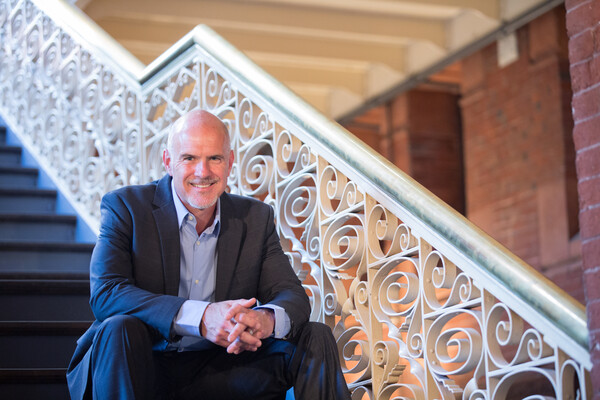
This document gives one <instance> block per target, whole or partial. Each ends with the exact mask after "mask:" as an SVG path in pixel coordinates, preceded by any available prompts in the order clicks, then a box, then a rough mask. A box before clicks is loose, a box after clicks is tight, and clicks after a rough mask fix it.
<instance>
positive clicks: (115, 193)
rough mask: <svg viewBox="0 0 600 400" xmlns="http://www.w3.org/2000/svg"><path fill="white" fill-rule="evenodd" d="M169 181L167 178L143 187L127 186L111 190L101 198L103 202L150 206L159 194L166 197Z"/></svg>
mask: <svg viewBox="0 0 600 400" xmlns="http://www.w3.org/2000/svg"><path fill="white" fill-rule="evenodd" d="M170 188H171V186H170V180H168V179H167V177H165V178H162V179H160V180H156V181H152V182H149V183H146V184H143V185H129V186H123V187H121V188H118V189H115V190H112V191H110V192H108V193H106V194H105V195H104V196H103V199H102V201H103V202H108V203H112V202H123V203H125V204H130V203H132V204H138V205H139V204H145V203H148V204H151V203H152V202H153V201H155V199H156V198H157V195H158V194H159V193H162V192H164V195H163V197H164V196H166V197H168V195H169V193H170V192H169V191H170Z"/></svg>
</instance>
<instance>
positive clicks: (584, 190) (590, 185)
mask: <svg viewBox="0 0 600 400" xmlns="http://www.w3.org/2000/svg"><path fill="white" fill-rule="evenodd" d="M577 191H578V192H579V208H580V209H581V210H586V209H587V208H589V207H590V206H594V205H597V206H600V175H598V176H597V177H595V178H590V179H586V180H583V181H580V182H579V185H578V188H577Z"/></svg>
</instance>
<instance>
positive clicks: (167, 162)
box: [162, 149, 173, 176]
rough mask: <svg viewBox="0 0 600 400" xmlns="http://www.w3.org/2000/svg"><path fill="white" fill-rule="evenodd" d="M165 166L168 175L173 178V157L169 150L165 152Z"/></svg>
mask: <svg viewBox="0 0 600 400" xmlns="http://www.w3.org/2000/svg"><path fill="white" fill-rule="evenodd" d="M162 158H163V165H164V166H165V169H166V170H167V173H168V174H169V175H171V176H173V173H172V172H171V155H170V154H169V150H168V149H164V150H163V157H162Z"/></svg>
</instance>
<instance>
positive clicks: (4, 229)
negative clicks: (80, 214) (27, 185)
mask: <svg viewBox="0 0 600 400" xmlns="http://www.w3.org/2000/svg"><path fill="white" fill-rule="evenodd" d="M76 226H77V218H76V217H75V216H72V215H53V214H46V215H44V214H42V215H31V214H0V240H29V241H38V240H43V241H49V240H51V241H60V242H69V241H73V240H75V229H76Z"/></svg>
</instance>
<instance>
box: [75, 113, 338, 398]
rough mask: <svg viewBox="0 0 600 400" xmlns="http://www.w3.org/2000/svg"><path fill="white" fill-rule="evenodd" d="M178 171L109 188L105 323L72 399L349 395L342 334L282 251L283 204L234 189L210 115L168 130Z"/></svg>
mask: <svg viewBox="0 0 600 400" xmlns="http://www.w3.org/2000/svg"><path fill="white" fill-rule="evenodd" d="M163 163H164V165H165V168H166V170H167V172H168V175H166V176H165V177H163V178H162V179H160V180H159V181H155V182H152V183H150V184H147V185H140V186H130V187H125V188H121V189H118V190H116V191H114V192H111V193H108V194H107V195H105V196H104V198H103V199H102V204H101V228H100V234H99V237H98V241H97V244H96V247H95V249H94V253H93V255H92V260H91V263H90V282H91V298H90V305H91V307H92V310H93V311H94V315H95V317H96V319H97V320H96V321H95V322H94V323H93V325H92V326H91V327H90V329H89V330H88V331H87V332H86V333H85V334H84V335H83V336H82V337H81V338H80V339H79V341H78V346H77V349H76V351H75V354H74V355H73V359H72V360H71V365H70V366H69V369H68V373H67V379H68V383H69V390H70V392H71V397H72V399H81V398H94V399H134V398H135V399H150V398H160V399H162V398H181V399H188V398H189V399H192V398H193V399H200V398H201V399H238V398H239V399H241V398H244V399H252V398H256V399H271V398H273V399H280V398H284V397H285V392H286V390H287V389H288V388H289V387H291V386H294V393H295V397H296V399H298V400H300V399H349V398H350V396H349V392H348V390H347V387H346V384H345V381H344V379H343V375H342V373H341V370H340V366H339V359H338V354H337V349H336V345H335V341H334V339H333V336H332V334H331V332H330V331H329V329H328V328H327V327H326V326H325V325H322V324H318V323H313V322H307V321H308V317H309V314H310V304H309V301H308V298H307V296H306V294H305V292H304V289H303V288H302V286H301V284H300V282H299V280H298V279H297V277H296V276H295V274H294V272H293V270H292V268H291V266H290V264H289V261H288V259H287V257H286V256H285V255H284V253H283V252H282V250H281V246H280V244H279V238H278V236H277V233H276V231H275V226H274V223H273V210H272V208H271V207H269V206H267V205H265V204H263V203H261V202H259V201H256V200H253V199H248V198H244V197H240V196H235V195H229V194H227V193H225V188H226V185H227V177H228V175H229V173H230V171H231V167H232V165H233V151H232V150H231V148H230V142H229V134H228V132H227V128H226V127H225V125H224V124H223V123H222V122H221V120H220V119H218V118H217V117H216V116H214V115H212V114H210V113H208V112H206V111H201V110H196V111H192V112H190V113H188V114H186V115H184V116H183V117H182V118H180V119H179V120H178V121H176V123H175V124H174V125H173V126H172V128H171V131H170V132H169V138H168V144H167V149H166V150H165V151H164V153H163Z"/></svg>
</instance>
